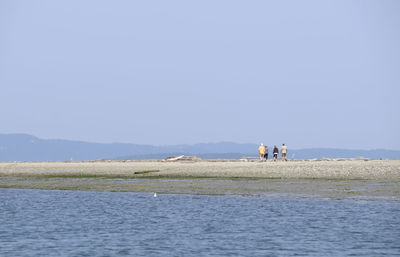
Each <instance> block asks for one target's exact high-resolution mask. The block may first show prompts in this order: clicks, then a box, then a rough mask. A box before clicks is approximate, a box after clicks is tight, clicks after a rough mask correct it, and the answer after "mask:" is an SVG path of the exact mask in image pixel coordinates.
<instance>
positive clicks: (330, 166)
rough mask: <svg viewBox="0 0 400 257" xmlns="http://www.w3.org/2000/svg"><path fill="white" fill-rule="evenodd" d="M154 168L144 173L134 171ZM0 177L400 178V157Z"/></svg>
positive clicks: (78, 165) (110, 166)
mask: <svg viewBox="0 0 400 257" xmlns="http://www.w3.org/2000/svg"><path fill="white" fill-rule="evenodd" d="M148 170H154V171H158V172H151V173H146V174H140V175H135V172H140V171H148ZM1 176H17V177H19V176H34V177H38V176H82V177H88V176H100V177H132V176H134V177H138V178H139V177H143V176H146V177H149V176H161V177H212V178H223V177H225V178H231V177H236V178H285V179H289V178H290V179H367V180H377V179H378V180H399V179H400V160H370V161H364V160H346V161H288V162H283V161H279V162H271V161H269V162H238V161H198V162H160V161H126V162H123V161H98V162H25V163H0V177H1Z"/></svg>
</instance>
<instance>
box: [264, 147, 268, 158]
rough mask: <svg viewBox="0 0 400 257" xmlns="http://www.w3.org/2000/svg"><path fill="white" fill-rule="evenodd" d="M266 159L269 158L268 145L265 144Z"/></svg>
mask: <svg viewBox="0 0 400 257" xmlns="http://www.w3.org/2000/svg"><path fill="white" fill-rule="evenodd" d="M264 159H265V160H266V161H267V160H268V146H265V153H264Z"/></svg>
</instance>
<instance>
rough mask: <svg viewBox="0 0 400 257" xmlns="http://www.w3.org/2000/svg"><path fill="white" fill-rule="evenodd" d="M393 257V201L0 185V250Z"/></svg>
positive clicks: (398, 207)
mask: <svg viewBox="0 0 400 257" xmlns="http://www.w3.org/2000/svg"><path fill="white" fill-rule="evenodd" d="M399 254H400V203H399V202H385V201H354V200H343V201H339V200H329V199H296V198H287V197H279V196H274V197H271V196H265V197H264V196H257V197H256V196H253V197H240V196H196V195H158V197H156V198H154V197H153V195H152V194H142V193H112V192H85V191H47V190H18V189H0V256H127V255H131V256H293V255H304V256H348V255H354V256H384V255H389V256H391V255H399Z"/></svg>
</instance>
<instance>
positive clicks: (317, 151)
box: [0, 134, 400, 162]
mask: <svg viewBox="0 0 400 257" xmlns="http://www.w3.org/2000/svg"><path fill="white" fill-rule="evenodd" d="M257 147H258V145H257V144H238V143H232V142H221V143H202V144H194V145H171V146H152V145H143V144H124V143H112V144H102V143H89V142H82V141H72V140H61V139H40V138H37V137H35V136H32V135H28V134H0V161H2V162H12V161H68V160H75V161H80V160H98V159H107V160H121V159H136V160H138V159H164V158H166V157H168V156H176V155H181V154H185V155H197V156H199V157H200V158H203V159H238V158H240V157H243V156H253V157H256V156H257ZM271 152H272V149H270V153H271ZM271 155H272V154H270V157H271ZM288 157H289V158H292V159H293V158H294V159H320V158H358V157H364V158H371V159H381V158H382V159H400V151H398V150H384V149H377V150H346V149H329V148H314V149H290V148H289V153H288Z"/></svg>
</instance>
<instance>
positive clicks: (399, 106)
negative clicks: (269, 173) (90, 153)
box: [0, 0, 400, 150]
mask: <svg viewBox="0 0 400 257" xmlns="http://www.w3.org/2000/svg"><path fill="white" fill-rule="evenodd" d="M399 13H400V1H395V0H383V1H378V0H375V1H372V0H366V1H345V0H339V1H294V0H293V1H289V0H288V1H250V2H249V1H228V0H223V1H207V0H206V1H201V2H187V1H168V2H164V1H127V0H126V1H118V2H114V1H95V0H88V1H50V0H46V1H40V2H36V1H22V0H16V1H0V35H2V40H0V56H1V58H0V89H1V92H2V101H0V116H1V123H0V133H25V134H30V135H34V136H37V137H39V138H42V139H65V140H79V141H85V142H97V143H112V142H119V143H134V144H149V145H177V144H196V143H209V142H235V143H255V144H259V143H261V142H263V143H266V144H277V145H280V144H282V143H286V144H287V145H288V146H289V148H292V149H299V148H311V147H313V148H314V147H315V148H317V147H327V148H344V149H377V148H383V149H396V150H400V136H399V131H400V115H399V114H398V112H399V110H400V102H399V100H398V98H399V96H400V72H399V71H400V47H399V45H400V16H399V15H398V14H399Z"/></svg>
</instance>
